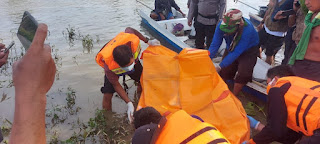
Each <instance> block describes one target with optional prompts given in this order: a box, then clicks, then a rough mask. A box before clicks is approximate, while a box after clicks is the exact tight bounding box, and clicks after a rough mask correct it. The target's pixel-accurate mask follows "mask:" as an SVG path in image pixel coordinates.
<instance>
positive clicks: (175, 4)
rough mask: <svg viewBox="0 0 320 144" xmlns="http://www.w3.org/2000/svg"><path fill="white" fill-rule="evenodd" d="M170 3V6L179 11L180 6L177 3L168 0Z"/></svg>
mask: <svg viewBox="0 0 320 144" xmlns="http://www.w3.org/2000/svg"><path fill="white" fill-rule="evenodd" d="M170 4H171V7H174V9H176V10H177V11H179V12H181V10H180V7H179V6H178V5H177V3H176V2H175V1H174V0H170ZM181 13H182V12H181Z"/></svg>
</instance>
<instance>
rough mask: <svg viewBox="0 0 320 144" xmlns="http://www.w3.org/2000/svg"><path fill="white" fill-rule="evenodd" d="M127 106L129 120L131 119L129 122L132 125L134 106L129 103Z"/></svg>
mask: <svg viewBox="0 0 320 144" xmlns="http://www.w3.org/2000/svg"><path fill="white" fill-rule="evenodd" d="M127 106H128V111H127V114H128V119H129V122H130V123H131V122H132V121H133V112H134V106H133V104H132V102H128V103H127Z"/></svg>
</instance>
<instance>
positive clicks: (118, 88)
mask: <svg viewBox="0 0 320 144" xmlns="http://www.w3.org/2000/svg"><path fill="white" fill-rule="evenodd" d="M104 72H105V74H106V77H107V79H108V80H109V82H110V83H111V84H112V86H113V88H114V90H115V91H116V92H117V93H118V94H119V96H120V97H121V98H122V99H123V100H124V101H125V102H126V103H128V102H130V99H129V97H128V94H127V93H126V92H125V90H124V89H123V87H122V86H121V85H120V83H119V76H118V75H116V74H115V73H114V72H112V71H111V70H110V69H109V68H108V66H107V65H106V64H105V63H104Z"/></svg>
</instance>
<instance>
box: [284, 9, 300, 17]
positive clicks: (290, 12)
mask: <svg viewBox="0 0 320 144" xmlns="http://www.w3.org/2000/svg"><path fill="white" fill-rule="evenodd" d="M295 13H296V12H295V11H294V10H293V9H290V10H285V11H283V12H282V14H281V15H282V16H289V15H293V14H295Z"/></svg>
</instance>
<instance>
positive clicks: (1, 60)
mask: <svg viewBox="0 0 320 144" xmlns="http://www.w3.org/2000/svg"><path fill="white" fill-rule="evenodd" d="M5 49H6V47H5V45H4V44H2V43H0V67H2V66H3V65H4V64H6V63H7V60H8V56H9V51H8V52H7V53H4V51H5Z"/></svg>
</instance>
